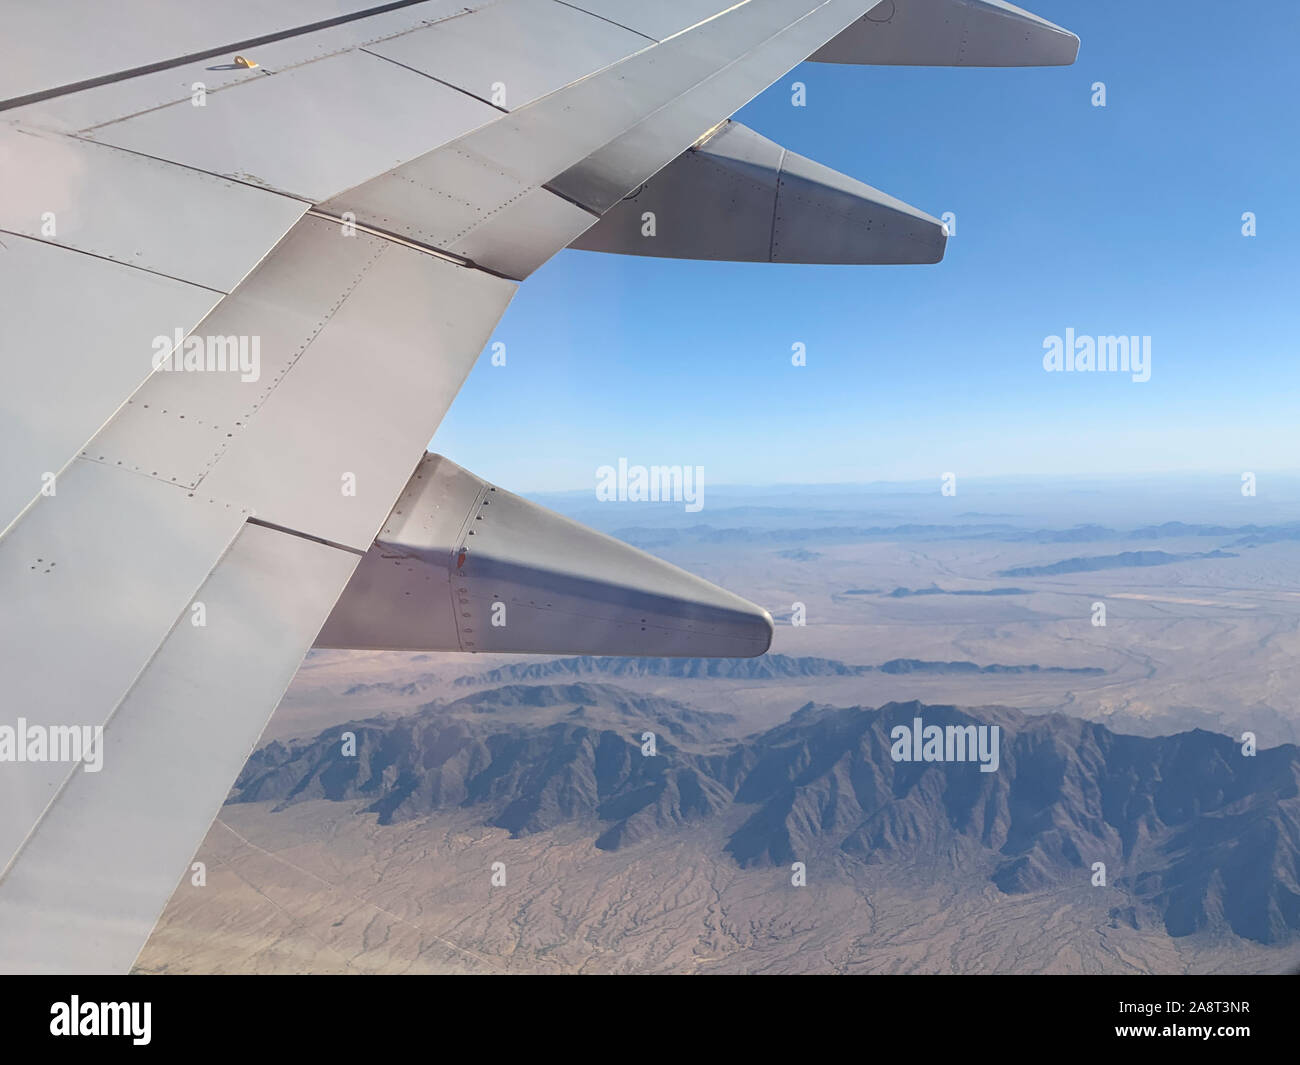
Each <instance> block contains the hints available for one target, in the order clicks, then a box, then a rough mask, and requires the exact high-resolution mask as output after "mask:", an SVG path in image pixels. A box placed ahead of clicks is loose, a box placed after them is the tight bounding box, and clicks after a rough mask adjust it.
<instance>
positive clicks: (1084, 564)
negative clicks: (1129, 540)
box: [998, 550, 1238, 577]
mask: <svg viewBox="0 0 1300 1065" xmlns="http://www.w3.org/2000/svg"><path fill="white" fill-rule="evenodd" d="M1237 557H1238V556H1237V555H1235V554H1233V553H1232V552H1231V551H1218V550H1216V551H1198V552H1193V553H1191V554H1184V555H1174V554H1170V553H1169V552H1168V551H1121V552H1120V553H1119V554H1117V555H1093V556H1091V557H1088V558H1067V559H1065V560H1063V561H1061V562H1052V563H1050V564H1048V565H1046V566H1017V567H1016V568H1014V569H1004V570H1000V571H999V572H998V576H999V577H1054V576H1056V575H1058V574H1061V573H1089V572H1091V571H1093V570H1099V569H1125V568H1128V567H1132V566H1167V565H1169V564H1170V563H1172V562H1192V561H1198V560H1200V559H1206V558H1237Z"/></svg>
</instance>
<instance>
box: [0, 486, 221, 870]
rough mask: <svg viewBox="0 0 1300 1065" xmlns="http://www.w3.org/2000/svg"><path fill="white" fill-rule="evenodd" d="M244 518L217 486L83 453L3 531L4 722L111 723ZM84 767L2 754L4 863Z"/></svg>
mask: <svg viewBox="0 0 1300 1065" xmlns="http://www.w3.org/2000/svg"><path fill="white" fill-rule="evenodd" d="M243 521H244V514H243V512H242V511H241V510H240V509H239V508H237V507H233V506H231V505H229V504H227V503H224V502H221V501H214V500H212V499H211V498H210V497H208V496H206V495H190V494H188V493H186V492H185V491H184V490H182V489H179V488H175V487H173V486H170V485H165V484H161V483H159V482H157V481H153V480H150V479H149V478H146V477H137V476H135V475H134V474H129V473H125V472H123V471H121V470H111V469H108V468H107V467H103V466H96V465H94V464H92V463H88V462H81V461H78V462H75V463H73V465H72V467H71V468H70V469H69V470H68V471H67V473H65V474H64V475H63V476H62V477H60V478H59V480H58V486H57V493H56V494H55V495H53V496H47V497H43V498H42V499H41V500H40V501H39V502H38V503H37V504H36V506H34V507H33V508H32V510H31V511H30V512H29V513H28V514H27V516H26V517H25V518H24V519H23V520H22V521H21V522H19V523H18V524H17V525H16V526H15V527H14V528H13V529H12V530H11V531H10V533H9V534H8V535H7V536H6V537H5V538H4V539H3V540H0V602H3V603H4V610H3V611H0V647H3V648H4V649H5V662H6V665H5V676H4V711H3V718H2V719H0V724H5V725H9V726H16V722H17V718H19V717H23V718H25V719H26V721H27V722H28V723H29V725H41V726H50V725H64V726H68V725H91V726H93V725H102V724H104V722H105V721H106V720H107V719H108V716H109V714H110V713H111V712H112V710H113V708H114V707H115V706H117V704H118V702H119V701H120V700H121V698H122V696H123V695H125V694H126V692H127V691H128V689H129V688H130V687H131V685H132V683H133V682H134V681H135V679H136V677H137V675H138V674H139V672H140V670H141V669H143V668H144V666H145V664H146V663H147V662H148V661H149V658H150V656H151V655H152V654H153V653H154V651H155V650H157V648H158V646H159V644H161V643H162V641H163V640H164V639H165V638H166V636H167V633H168V631H169V630H170V629H171V627H172V625H173V623H174V622H175V621H176V618H177V617H178V616H179V615H180V614H181V613H182V612H183V611H184V610H185V609H186V607H187V606H188V605H189V603H190V602H191V600H192V599H193V597H194V594H195V592H196V591H197V590H198V588H199V586H200V585H201V584H202V583H203V581H204V579H205V578H206V577H207V575H208V573H209V572H210V571H211V569H212V567H213V565H214V564H215V563H216V561H217V560H218V559H219V558H220V557H221V554H222V552H224V551H225V549H226V548H227V546H228V545H229V544H230V542H231V541H232V540H233V539H234V537H235V534H236V532H237V531H238V530H239V527H240V526H241V525H242V524H243ZM73 771H74V767H72V766H69V765H68V764H67V763H60V762H21V763H17V762H4V763H0V868H3V867H4V866H5V865H7V864H8V862H9V860H10V858H11V857H12V855H13V853H14V851H15V849H16V848H17V847H18V845H19V844H20V843H21V842H22V840H23V838H24V837H25V836H26V835H27V833H28V831H29V829H30V828H31V826H32V825H33V824H34V822H35V821H36V819H37V817H39V815H40V813H41V811H42V810H44V809H45V807H46V805H47V804H48V803H49V801H50V800H51V799H52V798H53V797H54V795H55V793H56V791H57V789H58V786H59V784H60V783H61V782H63V781H64V780H66V779H67V777H68V776H69V774H70V773H72V772H73Z"/></svg>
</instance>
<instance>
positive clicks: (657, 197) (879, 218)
mask: <svg viewBox="0 0 1300 1065" xmlns="http://www.w3.org/2000/svg"><path fill="white" fill-rule="evenodd" d="M947 239H948V238H947V234H946V232H945V230H944V227H943V223H942V222H940V221H939V219H937V218H933V217H931V216H930V215H928V214H926V213H925V212H923V211H919V210H917V209H916V208H915V207H912V206H910V205H908V204H906V203H904V202H903V201H902V200H897V199H895V198H894V197H893V196H889V195H887V194H885V193H883V192H881V191H880V190H879V189H875V188H872V187H871V186H870V185H864V184H863V183H862V182H860V181H855V180H854V179H853V178H851V177H846V176H845V175H844V174H840V173H837V172H836V171H834V170H832V169H830V168H829V167H826V166H822V165H821V164H820V163H816V162H813V161H812V160H811V159H806V158H804V157H803V156H801V155H796V154H794V153H793V152H789V151H786V150H785V149H784V148H782V147H781V146H780V145H779V144H777V143H776V142H775V141H770V140H768V139H767V138H766V137H763V136H760V135H759V134H757V133H755V132H754V131H753V130H752V129H749V128H748V127H747V126H742V125H741V124H740V123H739V122H731V121H728V122H725V123H723V124H722V125H721V126H719V127H718V129H717V130H716V131H715V132H713V133H712V135H710V136H709V137H708V138H707V139H706V140H704V141H703V142H702V143H700V144H697V145H695V146H694V147H692V148H690V149H689V150H688V151H686V152H684V153H683V154H682V155H680V156H678V157H677V158H676V159H675V160H673V162H671V163H669V164H668V166H666V167H664V169H663V170H661V171H660V172H659V173H658V174H656V175H655V176H654V177H653V178H651V179H650V180H649V181H647V182H646V183H645V184H644V185H642V186H641V188H639V189H637V190H636V191H635V192H634V193H633V194H632V195H630V196H628V197H627V198H626V199H624V200H623V201H622V202H621V203H619V204H617V205H616V206H615V207H613V208H611V209H610V210H609V211H608V212H607V213H606V214H605V216H604V217H603V218H602V219H601V220H600V221H599V222H598V223H596V225H594V226H592V227H591V228H590V229H588V230H587V231H586V232H585V233H583V234H582V236H580V237H578V239H577V240H575V241H574V242H573V243H572V244H570V245H569V246H570V247H571V248H578V249H581V250H583V251H603V252H615V253H619V254H623V255H650V256H657V257H660V258H670V259H720V260H726V261H729V262H773V263H841V264H850V263H853V264H873V263H874V264H884V263H896V264H897V263H937V262H938V261H939V260H940V259H942V258H943V252H944V246H945V244H946V242H947Z"/></svg>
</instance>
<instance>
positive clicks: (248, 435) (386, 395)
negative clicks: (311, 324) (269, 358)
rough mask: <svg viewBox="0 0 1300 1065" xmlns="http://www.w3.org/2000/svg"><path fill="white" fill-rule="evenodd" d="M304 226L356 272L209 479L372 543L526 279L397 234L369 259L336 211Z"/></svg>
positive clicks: (352, 540)
mask: <svg viewBox="0 0 1300 1065" xmlns="http://www.w3.org/2000/svg"><path fill="white" fill-rule="evenodd" d="M301 225H302V226H304V227H311V228H313V229H315V230H316V232H317V236H316V238H315V240H314V241H313V244H314V245H316V246H317V247H318V248H319V251H320V254H324V255H343V256H349V257H350V259H351V261H352V262H353V263H354V264H355V266H356V268H357V270H358V279H357V281H356V283H355V285H354V287H353V288H352V289H351V290H350V291H349V292H348V294H347V296H346V297H345V298H344V299H343V300H342V302H341V303H340V304H339V305H338V306H337V307H335V308H332V309H331V311H330V313H329V316H328V320H327V321H325V322H324V323H323V324H322V325H321V328H320V331H319V332H318V333H316V334H315V336H314V338H313V339H312V340H311V341H310V343H309V345H308V346H307V349H306V351H305V352H304V354H303V355H302V357H301V358H300V359H299V360H298V361H297V362H296V363H295V364H294V365H293V367H292V369H291V370H290V371H289V372H288V373H287V374H286V375H285V376H284V377H283V379H282V380H281V381H280V382H279V384H278V385H276V387H275V389H274V391H273V392H272V393H271V394H270V396H269V397H268V398H267V400H266V401H265V403H263V405H262V407H261V408H260V409H259V410H258V412H257V414H256V416H255V417H254V418H253V419H252V421H251V423H250V424H249V426H248V428H247V429H246V431H245V432H243V433H242V434H241V435H240V436H238V437H236V438H234V439H233V440H232V441H231V443H230V448H229V450H228V451H227V452H226V453H225V454H224V455H223V456H222V457H221V458H220V459H219V460H218V462H217V464H216V466H215V468H214V469H213V470H212V472H211V473H209V474H208V475H207V476H206V477H205V478H204V479H203V481H202V483H201V488H202V490H203V491H205V492H208V493H211V494H213V495H218V496H221V497H223V498H229V499H238V500H239V501H240V502H241V503H244V504H246V505H248V506H251V507H253V508H255V510H256V513H257V516H258V517H259V518H262V519H264V520H266V521H268V522H271V523H273V524H275V525H281V526H285V527H287V528H290V529H296V530H299V531H301V532H305V533H309V534H311V535H313V536H318V537H321V538H323V539H326V540H330V541H332V542H334V543H340V544H346V545H348V546H350V547H353V548H355V549H356V550H358V551H365V550H366V549H368V548H369V547H370V544H371V542H372V541H373V540H374V537H375V533H376V531H377V530H378V529H379V528H380V526H381V525H382V524H383V522H384V519H385V517H387V515H388V512H389V510H390V509H391V507H392V505H393V500H394V499H396V498H397V496H398V495H399V494H400V493H401V491H402V487H403V485H405V483H406V480H407V478H408V477H409V476H410V472H411V469H412V467H413V466H414V464H415V462H416V460H417V459H418V457H419V456H420V455H421V454H422V453H423V450H424V446H425V444H427V443H428V441H429V439H430V437H432V436H433V433H434V430H435V429H437V427H438V423H439V422H440V421H441V420H442V416H443V414H444V413H445V412H446V410H447V407H448V406H449V405H450V404H451V401H452V399H453V398H454V397H455V395H456V392H457V391H458V390H459V388H460V386H461V383H462V382H463V381H464V379H465V376H466V375H467V374H468V373H469V370H470V367H471V366H472V365H473V364H474V360H475V359H476V358H477V357H478V354H479V352H480V351H481V350H482V348H483V345H484V344H486V343H487V340H488V338H489V336H490V335H491V331H492V329H493V328H494V327H495V326H496V323H497V320H498V319H499V318H500V317H501V314H502V313H503V312H504V311H505V308H506V305H507V304H508V303H509V301H510V298H511V297H512V296H513V295H514V292H515V287H516V286H515V285H514V284H513V283H512V282H509V281H504V280H501V279H500V278H496V277H492V276H491V275H489V274H485V273H482V272H481V271H477V270H470V269H467V268H465V267H461V266H455V265H452V264H451V263H448V262H446V261H444V260H442V259H438V258H435V257H434V256H432V255H427V254H424V253H422V252H418V251H414V250H412V249H409V248H406V247H403V246H401V245H398V244H393V243H391V242H388V243H387V244H386V246H385V247H383V248H381V250H380V251H379V253H378V255H377V256H375V257H373V258H371V259H370V260H369V261H368V262H364V263H362V262H360V261H359V259H360V251H359V249H358V246H357V245H356V244H355V243H354V242H353V241H351V240H349V239H344V238H341V237H339V235H338V227H337V226H336V225H335V224H334V223H331V222H325V221H323V220H320V219H316V218H307V219H304V220H303V222H302V223H301ZM278 255H279V249H277V250H276V251H275V252H272V255H271V257H270V258H274V257H276V256H278ZM270 258H268V262H269V261H270ZM299 258H300V256H298V255H295V256H294V261H298V259H299ZM255 282H256V276H254V277H252V278H250V279H249V281H248V282H247V284H248V285H249V286H250V287H251V286H253V285H254V283H255ZM256 328H260V316H259V319H258V320H253V319H250V320H248V321H247V323H246V325H245V327H244V328H240V329H238V330H237V331H238V332H247V331H250V330H253V329H256ZM346 475H351V477H352V478H354V479H355V493H356V494H355V495H348V494H345V492H344V488H345V485H346V483H347V482H346V481H345V476H346ZM349 480H351V478H349Z"/></svg>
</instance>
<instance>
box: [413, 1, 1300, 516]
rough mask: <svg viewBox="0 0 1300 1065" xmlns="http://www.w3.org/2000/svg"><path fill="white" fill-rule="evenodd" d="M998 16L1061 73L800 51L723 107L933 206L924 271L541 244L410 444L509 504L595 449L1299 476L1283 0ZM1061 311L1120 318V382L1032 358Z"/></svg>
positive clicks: (921, 465)
mask: <svg viewBox="0 0 1300 1065" xmlns="http://www.w3.org/2000/svg"><path fill="white" fill-rule="evenodd" d="M1030 6H1031V9H1032V10H1034V11H1035V12H1036V13H1038V14H1040V15H1042V16H1043V17H1045V18H1048V19H1051V20H1052V21H1054V22H1057V23H1059V24H1061V25H1063V26H1066V27H1067V28H1069V29H1071V30H1073V31H1074V32H1076V33H1077V34H1078V35H1079V36H1080V38H1081V39H1082V42H1083V44H1082V48H1081V50H1080V55H1079V59H1078V61H1077V62H1076V64H1075V65H1074V66H1072V67H1064V68H1044V69H1034V68H1028V69H1012V70H986V69H979V70H955V69H945V68H902V67H853V66H838V65H829V64H825V65H824V64H811V63H805V64H803V65H802V66H800V67H798V68H796V69H795V70H794V71H792V72H791V73H790V74H789V75H788V76H787V77H785V78H782V79H781V80H780V81H779V82H777V83H776V84H775V85H774V86H773V87H772V88H771V89H769V90H768V91H767V92H765V93H764V94H763V95H762V96H760V97H759V98H758V99H756V100H755V101H753V102H752V103H751V104H750V105H749V106H747V107H746V108H744V109H743V110H742V111H741V112H739V113H738V114H737V115H736V118H737V119H738V120H739V121H742V122H744V123H745V124H746V125H749V126H751V127H753V128H754V129H756V130H757V131H758V132H760V133H762V134H763V135H765V136H768V137H771V138H772V139H774V140H777V141H779V142H780V143H782V144H784V145H785V146H786V147H787V148H789V149H790V150H791V151H795V152H798V153H800V154H803V155H806V156H809V157H811V158H813V159H816V160H818V161H819V162H822V163H824V164H826V165H828V166H831V167H833V168H835V169H837V170H841V171H843V172H844V173H846V174H849V175H851V176H853V177H856V178H858V179H860V180H862V181H865V182H867V183H869V184H872V185H875V186H877V187H879V188H881V189H883V190H884V191H885V192H888V193H890V194H892V195H894V196H897V197H899V198H900V199H903V200H905V201H907V202H908V203H911V204H914V205H915V206H917V207H919V208H921V209H922V210H925V211H928V212H929V213H931V214H933V215H936V216H937V215H940V214H942V213H943V212H945V211H953V212H955V213H956V216H957V231H956V234H955V235H954V236H953V237H952V239H951V240H950V241H949V242H948V251H947V255H946V257H945V260H944V262H943V263H941V264H939V265H937V266H865V267H854V266H786V265H774V264H733V263H706V262H687V261H679V260H671V259H651V258H639V257H633V256H610V255H601V254H595V253H588V252H576V251H565V252H562V253H560V255H559V256H557V257H556V258H555V259H553V260H552V261H551V262H549V263H548V264H547V265H546V266H544V267H543V268H542V269H541V270H539V271H538V272H537V273H536V274H534V275H533V276H532V277H531V278H530V279H529V280H528V281H527V282H526V283H525V284H524V285H523V286H522V287H521V289H520V292H519V294H518V295H517V296H516V298H515V300H514V303H513V304H512V306H511V308H510V309H509V311H508V312H507V313H506V316H505V317H504V318H503V319H502V321H501V324H500V325H499V327H498V329H497V331H496V333H495V335H494V338H493V339H494V341H500V342H502V343H504V344H505V345H506V366H504V367H494V366H492V365H491V363H490V360H489V359H487V358H482V359H480V361H479V363H478V365H477V366H476V367H475V369H474V371H473V372H472V374H471V375H470V378H469V380H468V381H467V382H466V385H465V387H464V389H463V390H462V391H461V394H460V396H459V397H458V398H457V400H456V402H455V404H453V406H452V408H451V411H450V412H449V414H448V416H447V418H446V419H445V421H444V422H443V425H442V427H441V428H440V429H439V431H438V434H437V436H436V437H435V438H434V441H433V444H432V448H433V450H435V451H439V452H441V453H443V454H446V455H447V456H449V457H450V458H452V459H453V460H455V461H456V462H459V463H460V464H462V465H464V466H467V467H468V468H469V469H471V470H473V471H474V472H475V473H478V474H480V475H481V476H484V477H486V478H488V479H489V480H491V481H494V482H495V483H498V484H501V485H502V486H504V487H506V488H509V489H512V490H515V491H522V492H536V491H548V490H567V489H586V488H591V487H593V486H594V481H595V469H596V467H597V466H600V465H602V464H605V463H610V464H613V463H615V462H617V460H618V458H619V457H620V456H625V457H627V458H628V459H629V461H630V462H632V463H641V464H644V465H651V464H660V465H673V464H682V465H692V466H703V467H704V468H705V471H706V479H707V481H708V482H709V483H712V484H715V485H720V484H779V483H809V484H813V483H835V482H864V481H877V480H910V479H925V478H929V477H935V478H937V477H938V476H939V475H940V474H941V473H943V472H946V471H954V472H957V473H958V474H959V475H965V476H976V477H982V476H1005V475H1024V476H1048V477H1050V476H1054V475H1074V474H1083V473H1087V474H1093V473H1124V474H1131V473H1143V472H1152V471H1155V472H1159V471H1172V470H1205V471H1218V472H1234V471H1241V470H1256V471H1258V470H1274V469H1294V468H1296V467H1297V466H1300V461H1297V455H1298V454H1300V431H1298V430H1297V426H1298V425H1300V410H1298V405H1297V399H1298V398H1300V396H1298V394H1297V393H1298V390H1297V383H1298V381H1300V374H1298V371H1297V368H1296V361H1297V350H1296V348H1297V344H1296V338H1297V326H1298V325H1300V321H1298V319H1300V298H1298V295H1300V293H1298V290H1300V269H1298V267H1300V255H1298V253H1297V250H1296V249H1297V247H1300V243H1298V242H1297V237H1298V236H1300V233H1298V232H1297V231H1298V230H1300V212H1298V211H1297V200H1298V199H1300V181H1298V174H1297V144H1296V136H1295V129H1296V117H1295V116H1296V110H1297V107H1298V106H1300V64H1296V63H1295V62H1294V59H1293V55H1294V49H1295V46H1296V43H1297V39H1298V38H1300V13H1298V11H1297V7H1296V5H1294V4H1290V3H1283V2H1281V0H1270V2H1267V3H1264V2H1257V3H1251V2H1245V3H1242V4H1239V5H1233V6H1232V7H1230V8H1227V7H1224V6H1223V5H1221V4H1208V3H1207V4H1194V5H1173V4H1135V3H1132V2H1131V0H1129V2H1120V0H1090V2H1088V3H1083V2H1082V0H1039V2H1038V3H1037V4H1033V5H1030ZM796 80H798V81H802V82H804V83H805V84H806V85H807V106H806V107H803V108H796V107H793V106H791V102H790V99H791V93H790V85H791V83H792V82H794V81H796ZM1096 81H1102V82H1104V83H1105V85H1106V92H1107V106H1106V107H1105V108H1097V107H1093V106H1092V104H1091V96H1092V90H1091V86H1092V84H1093V82H1096ZM1244 211H1253V212H1255V214H1256V216H1257V219H1258V223H1257V224H1258V235H1257V236H1256V237H1253V238H1247V237H1243V236H1242V235H1241V215H1242V213H1243V212H1244ZM1067 327H1070V328H1073V329H1074V330H1075V331H1076V332H1077V333H1078V334H1091V335H1108V334H1126V335H1127V334H1138V335H1149V336H1151V338H1152V374H1151V380H1150V381H1147V382H1145V383H1133V382H1132V381H1131V380H1130V379H1129V378H1128V377H1127V376H1125V375H1117V374H1091V375H1082V374H1048V373H1046V372H1044V370H1043V368H1042V356H1043V339H1044V338H1045V337H1047V336H1049V335H1052V334H1057V335H1060V334H1063V333H1064V332H1065V330H1066V328H1067ZM796 341H799V342H802V343H804V344H805V345H806V347H807V352H808V364H807V366H805V367H801V368H795V367H792V366H791V365H790V348H791V344H792V343H794V342H796Z"/></svg>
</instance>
